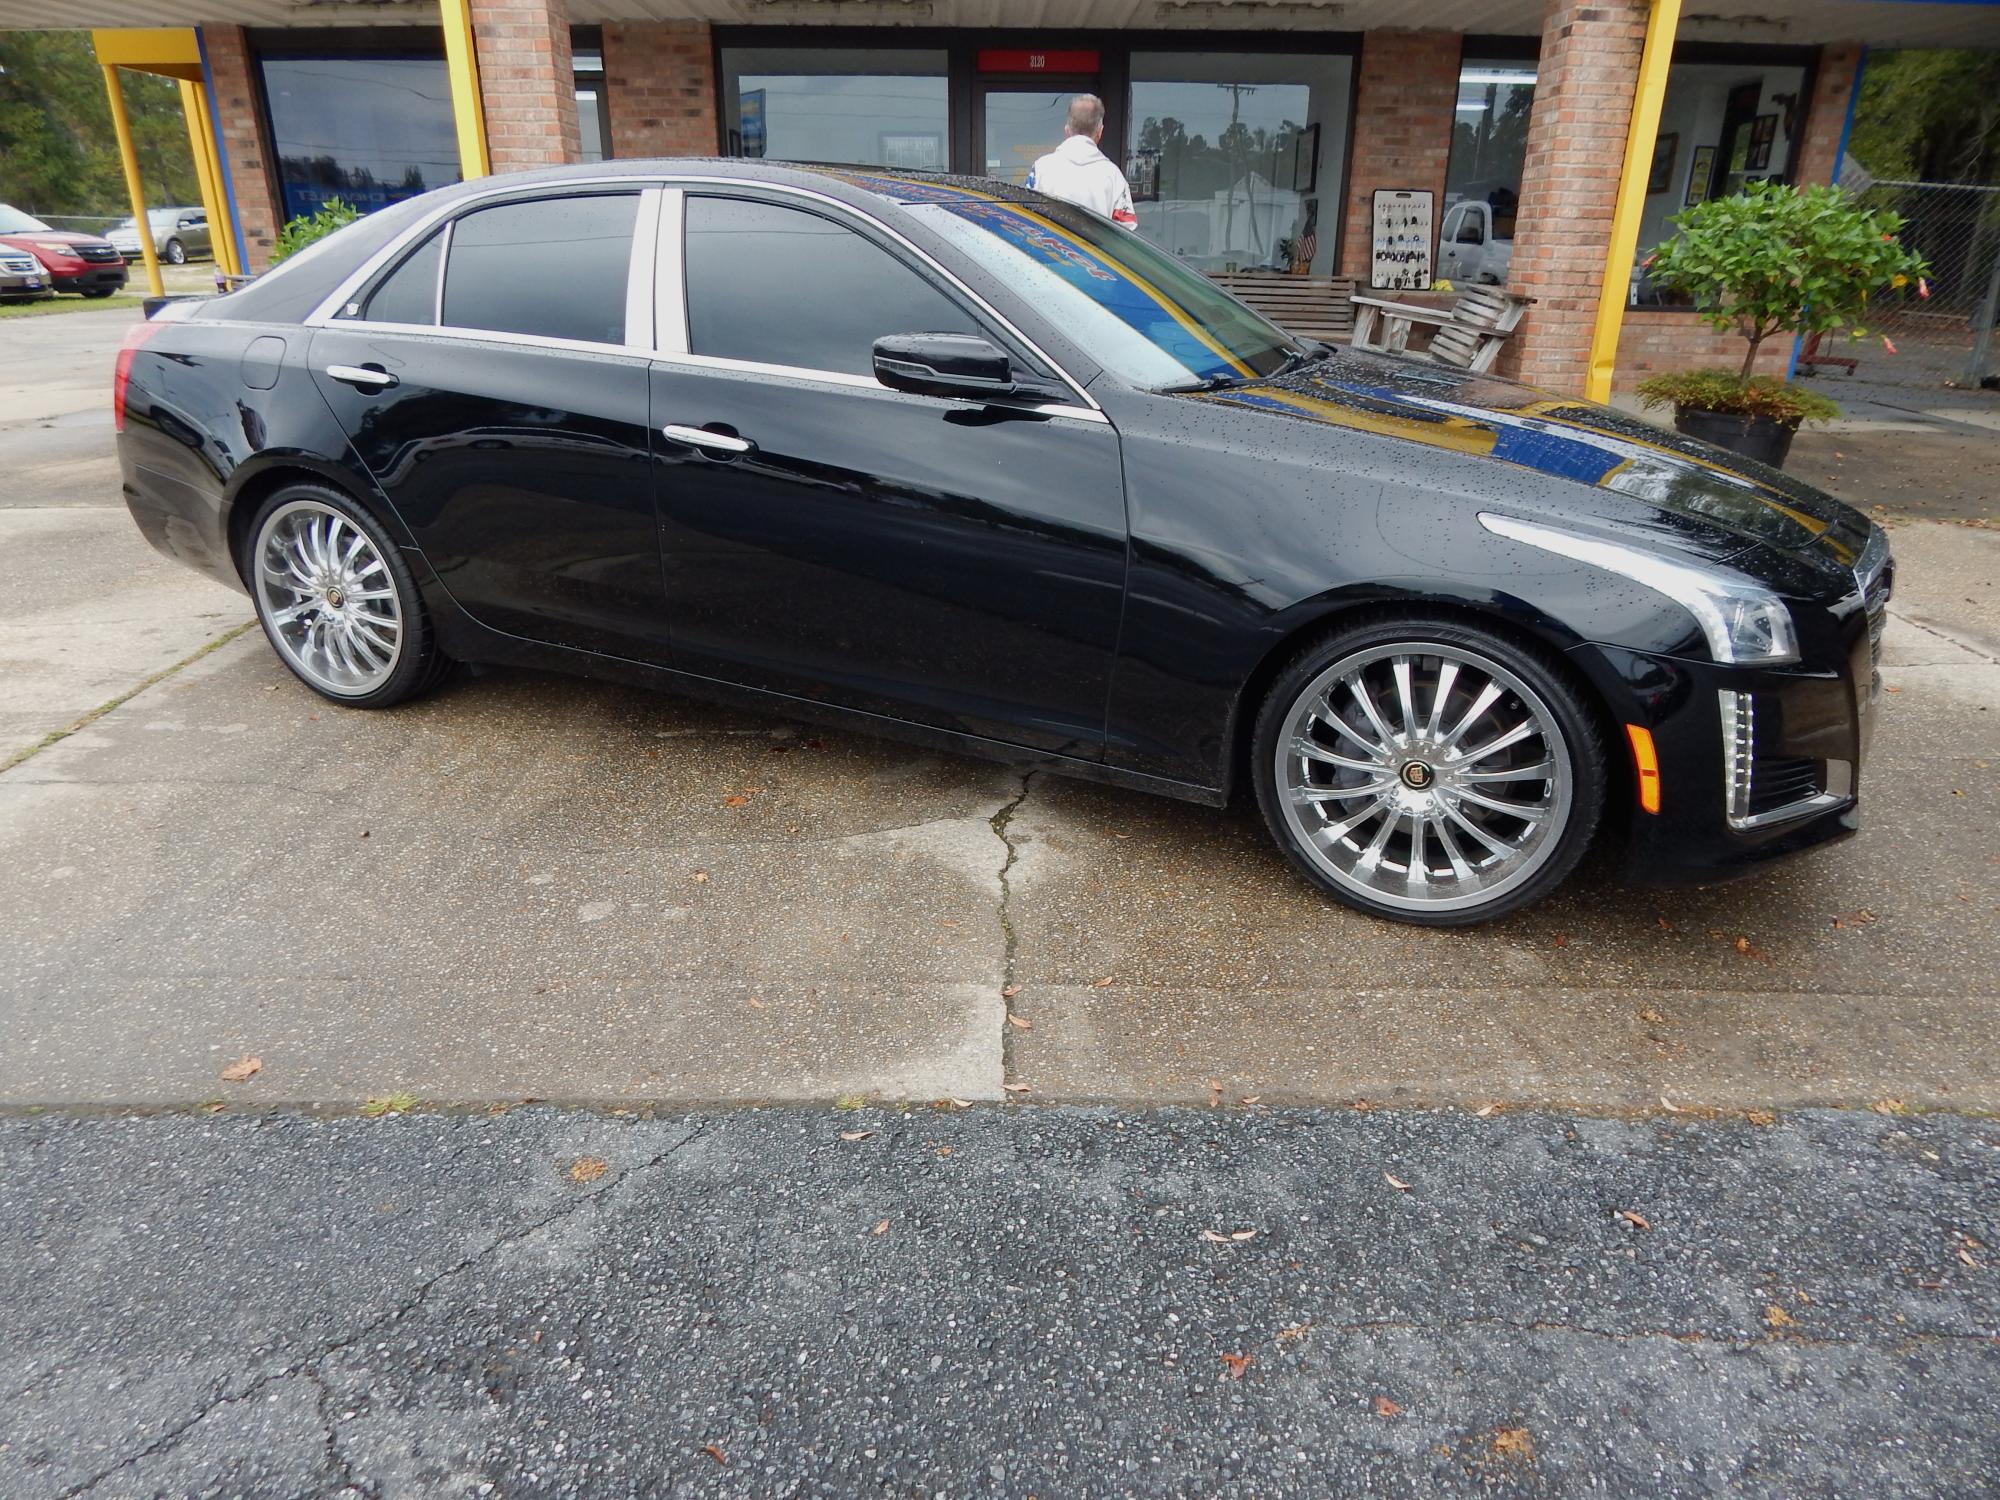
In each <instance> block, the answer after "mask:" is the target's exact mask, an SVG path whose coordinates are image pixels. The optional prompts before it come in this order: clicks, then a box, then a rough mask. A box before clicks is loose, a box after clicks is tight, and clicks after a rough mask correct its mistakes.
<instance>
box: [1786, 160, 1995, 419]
mask: <svg viewBox="0 0 2000 1500" xmlns="http://www.w3.org/2000/svg"><path fill="white" fill-rule="evenodd" d="M1858 196H1859V198H1860V201H1861V202H1862V203H1863V204H1864V205H1866V206H1867V207H1869V208H1889V209H1894V210H1895V211H1896V212H1897V213H1899V214H1901V215H1902V216H1903V220H1904V228H1903V235H1902V238H1903V243H1904V244H1905V245H1908V246H1909V247H1910V248H1911V249H1913V250H1915V251H1916V252H1917V253H1918V254H1920V255H1922V256H1923V258H1924V259H1925V261H1926V262H1928V263H1929V265H1930V268H1931V270H1930V276H1929V278H1928V279H1927V285H1926V287H1918V286H1916V285H1911V286H1907V287H1904V288H1902V289H1900V290H1897V291H1892V292H1888V293H1885V294H1883V295H1882V296H1881V297H1879V298H1878V299H1877V300H1876V302H1875V307H1874V311H1873V313H1872V314H1871V315H1870V316H1869V318H1868V319H1867V323H1866V327H1867V329H1868V336H1867V337H1866V338H1864V339H1861V340H1860V341H1858V342H1852V341H1850V340H1848V339H1847V338H1845V337H1834V336H1828V337H1826V338H1824V339H1822V340H1821V341H1820V343H1819V345H1818V346H1817V348H1813V347H1810V346H1809V347H1808V349H1807V351H1806V354H1805V357H1804V358H1802V359H1801V360H1800V363H1799V373H1800V374H1801V375H1823V374H1827V373H1838V372H1842V371H1846V372H1847V373H1850V374H1852V375H1853V376H1854V378H1856V379H1857V380H1867V381H1873V382H1877V383H1880V384H1883V385H1896V386H1904V387H1911V388H1928V389H1933V390H1935V389H1942V388H1946V387H1956V388H1958V389H1962V390H1974V389H1978V388H1979V387H1980V386H1981V384H1982V383H1985V382H1991V383H1992V384H1990V385H1988V388H1989V389H1992V388H1994V387H1995V386H2000V335H1996V334H1995V331H1994V326H1995V322H1996V320H2000V187H1984V186H1977V185H1974V184H1971V183H1957V182H1882V181H1876V182H1872V183H1870V184H1869V186H1868V187H1867V189H1866V190H1865V191H1863V192H1862V193H1860V194H1859V195H1858ZM1926 290H1928V292H1929V295H1928V296H1925V295H1924V292H1925V291H1926ZM1892 346H1893V349H1892ZM1849 361H1853V369H1852V370H1851V371H1850V370H1847V365H1848V362H1849Z"/></svg>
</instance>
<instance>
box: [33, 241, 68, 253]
mask: <svg viewBox="0 0 2000 1500" xmlns="http://www.w3.org/2000/svg"><path fill="white" fill-rule="evenodd" d="M33 243H34V246H35V248H36V249H37V250H46V251H48V252H49V253H50V254H51V255H74V254H75V253H76V252H75V251H74V250H72V249H70V247H69V246H68V245H65V244H64V243H63V242H62V241H61V240H35V241H34V242H33Z"/></svg>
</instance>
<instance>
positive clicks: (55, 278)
mask: <svg viewBox="0 0 2000 1500" xmlns="http://www.w3.org/2000/svg"><path fill="white" fill-rule="evenodd" d="M126 277H127V273H126V270H125V267H124V266H123V265H116V266H93V265H85V266H84V267H83V269H82V270H80V271H61V272H56V271H51V272H50V273H49V281H50V283H51V284H52V285H53V286H54V287H55V289H56V290H57V291H59V292H101V291H112V292H115V291H117V290H118V289H119V288H120V287H122V286H124V285H125V281H126Z"/></svg>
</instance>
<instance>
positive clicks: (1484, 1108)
mask: <svg viewBox="0 0 2000 1500" xmlns="http://www.w3.org/2000/svg"><path fill="white" fill-rule="evenodd" d="M1499 1107H1500V1106H1499V1105H1497V1104H1482V1105H1480V1106H1479V1108H1478V1109H1476V1110H1474V1111H1473V1113H1474V1114H1476V1115H1478V1116H1479V1118H1480V1119H1482V1120H1483V1119H1485V1118H1486V1117H1487V1116H1488V1115H1490V1114H1492V1113H1493V1111H1494V1110H1496V1109H1498V1108H1499Z"/></svg>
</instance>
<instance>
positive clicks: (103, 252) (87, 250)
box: [73, 245, 125, 266]
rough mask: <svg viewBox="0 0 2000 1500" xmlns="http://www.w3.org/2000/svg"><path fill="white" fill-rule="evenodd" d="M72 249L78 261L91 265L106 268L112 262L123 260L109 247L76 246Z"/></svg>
mask: <svg viewBox="0 0 2000 1500" xmlns="http://www.w3.org/2000/svg"><path fill="white" fill-rule="evenodd" d="M73 248H74V249H75V250H76V258H77V259H78V260H87V261H89V262H90V263H91V264H92V265H97V266H108V265H110V264H111V263H112V262H113V261H122V260H124V259H125V257H124V256H122V255H120V254H119V253H118V252H117V251H116V250H114V249H112V248H111V246H109V245H77V246H75V247H73Z"/></svg>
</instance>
